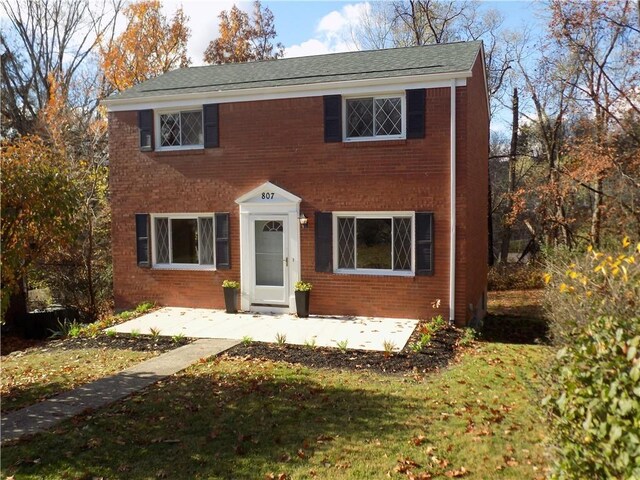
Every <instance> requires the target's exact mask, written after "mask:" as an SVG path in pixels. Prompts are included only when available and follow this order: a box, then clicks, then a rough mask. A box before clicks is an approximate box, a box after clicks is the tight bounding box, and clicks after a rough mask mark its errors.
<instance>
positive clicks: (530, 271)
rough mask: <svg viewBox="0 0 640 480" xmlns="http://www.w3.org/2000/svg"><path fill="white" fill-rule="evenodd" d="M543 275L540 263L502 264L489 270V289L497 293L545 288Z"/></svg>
mask: <svg viewBox="0 0 640 480" xmlns="http://www.w3.org/2000/svg"><path fill="white" fill-rule="evenodd" d="M543 273H544V270H543V268H542V266H541V265H539V264H538V263H528V264H524V263H509V264H504V263H500V264H497V265H494V266H492V267H490V268H489V275H488V277H487V281H488V289H489V290H491V291H494V292H495V291H500V290H531V289H534V288H543V287H544V282H543V280H542V275H543Z"/></svg>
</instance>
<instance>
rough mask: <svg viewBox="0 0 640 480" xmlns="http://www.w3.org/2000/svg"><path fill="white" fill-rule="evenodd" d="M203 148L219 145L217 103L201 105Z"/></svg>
mask: <svg viewBox="0 0 640 480" xmlns="http://www.w3.org/2000/svg"><path fill="white" fill-rule="evenodd" d="M202 116H203V122H202V123H203V125H202V127H203V129H204V148H214V147H219V146H220V134H219V130H218V125H219V122H218V104H217V103H210V104H208V105H203V106H202Z"/></svg>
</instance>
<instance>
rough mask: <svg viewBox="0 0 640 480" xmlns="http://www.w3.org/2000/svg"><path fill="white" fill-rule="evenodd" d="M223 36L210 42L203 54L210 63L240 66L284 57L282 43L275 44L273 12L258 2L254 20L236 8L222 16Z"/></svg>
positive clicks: (220, 29) (252, 16) (220, 17)
mask: <svg viewBox="0 0 640 480" xmlns="http://www.w3.org/2000/svg"><path fill="white" fill-rule="evenodd" d="M218 18H219V19H220V26H219V31H220V35H219V37H218V38H216V39H215V40H213V41H211V42H210V43H209V46H208V47H207V49H206V50H205V52H204V61H205V62H207V63H213V64H221V63H240V62H251V61H255V60H274V59H277V58H280V57H282V56H283V54H284V46H283V45H282V44H281V43H278V44H277V45H275V46H274V45H273V43H272V41H273V39H275V38H276V29H275V26H274V20H273V13H271V10H269V8H268V7H265V8H264V9H263V8H262V6H261V4H260V2H259V1H258V0H256V1H255V2H254V4H253V13H252V15H251V17H250V16H249V15H248V14H247V13H246V12H244V11H242V10H240V9H239V8H238V7H237V6H235V5H234V6H233V7H231V9H230V10H229V11H228V12H227V11H226V10H223V11H222V12H221V13H220V15H219V17H218Z"/></svg>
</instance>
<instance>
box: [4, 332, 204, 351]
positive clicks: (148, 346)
mask: <svg viewBox="0 0 640 480" xmlns="http://www.w3.org/2000/svg"><path fill="white" fill-rule="evenodd" d="M192 341H193V339H189V338H183V339H180V340H178V341H174V340H173V339H171V338H169V337H158V338H155V339H154V338H152V337H150V336H142V335H140V336H137V337H132V336H131V335H122V334H118V335H115V336H109V335H97V336H95V337H76V338H64V339H58V340H37V341H34V340H29V341H21V339H19V338H18V337H16V338H14V339H13V341H12V340H10V339H7V340H6V348H7V350H9V351H5V339H4V338H3V339H2V355H9V354H10V353H13V352H16V351H26V350H30V349H47V350H58V349H59V350H81V349H84V348H117V349H128V350H133V351H136V352H145V351H147V352H159V353H164V352H168V351H169V350H173V349H174V348H177V347H179V346H182V345H186V344H187V343H190V342H192ZM11 347H13V348H14V349H13V350H11Z"/></svg>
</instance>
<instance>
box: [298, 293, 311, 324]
mask: <svg viewBox="0 0 640 480" xmlns="http://www.w3.org/2000/svg"><path fill="white" fill-rule="evenodd" d="M295 294H296V312H298V317H300V318H307V317H308V316H309V292H295Z"/></svg>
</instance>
